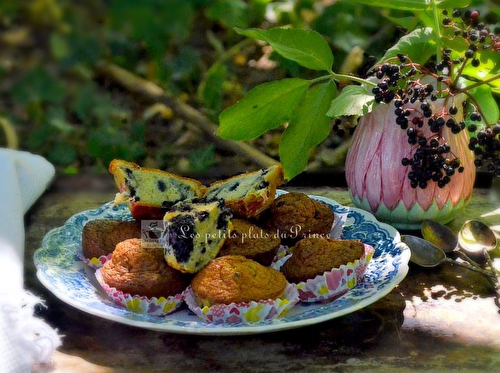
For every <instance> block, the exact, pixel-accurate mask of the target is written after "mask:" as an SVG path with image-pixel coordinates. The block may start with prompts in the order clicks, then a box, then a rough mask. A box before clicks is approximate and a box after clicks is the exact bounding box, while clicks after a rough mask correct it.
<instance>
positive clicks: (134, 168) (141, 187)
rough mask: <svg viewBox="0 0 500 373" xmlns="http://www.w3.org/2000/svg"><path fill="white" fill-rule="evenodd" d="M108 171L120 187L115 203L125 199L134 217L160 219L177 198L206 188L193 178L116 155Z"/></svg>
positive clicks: (188, 197)
mask: <svg viewBox="0 0 500 373" xmlns="http://www.w3.org/2000/svg"><path fill="white" fill-rule="evenodd" d="M109 172H110V173H111V174H112V175H113V177H114V179H115V183H116V186H117V187H118V190H119V191H120V192H119V193H118V194H117V195H116V198H115V203H116V204H119V203H124V202H127V203H128V206H129V208H130V212H131V213H132V216H133V217H134V218H135V219H136V220H145V219H150V220H161V219H162V218H163V215H165V212H166V211H167V210H168V209H169V208H170V207H172V206H173V205H174V204H176V203H177V202H179V201H183V200H186V199H190V198H195V197H201V196H203V195H204V194H205V192H206V187H205V186H204V185H202V184H201V183H200V182H198V181H196V180H193V179H189V178H187V177H181V176H177V175H175V174H172V173H170V172H166V171H161V170H157V169H150V168H145V167H139V166H138V165H136V164H135V163H131V162H126V161H122V160H119V159H115V160H113V161H112V162H111V163H110V164H109Z"/></svg>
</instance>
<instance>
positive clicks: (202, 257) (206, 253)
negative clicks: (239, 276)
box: [160, 198, 232, 273]
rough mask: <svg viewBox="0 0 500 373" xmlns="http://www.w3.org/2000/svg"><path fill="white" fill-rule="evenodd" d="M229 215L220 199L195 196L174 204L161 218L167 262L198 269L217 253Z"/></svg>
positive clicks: (188, 270)
mask: <svg viewBox="0 0 500 373" xmlns="http://www.w3.org/2000/svg"><path fill="white" fill-rule="evenodd" d="M231 217H232V214H231V210H229V208H227V207H226V206H225V204H224V200H222V199H215V200H211V201H207V200H206V199H204V198H195V199H192V200H190V201H183V202H179V203H177V204H176V205H174V206H173V207H172V208H171V209H170V211H169V212H167V213H166V214H165V216H164V218H163V221H164V222H165V231H164V233H163V235H162V237H161V238H160V244H161V245H162V246H163V248H164V255H165V260H166V261H167V263H168V264H169V265H170V266H171V267H173V268H175V269H178V270H179V271H181V272H185V273H196V272H198V271H199V270H200V269H202V268H203V267H204V266H206V265H207V264H208V262H210V261H211V260H212V259H214V258H215V257H216V256H217V254H218V253H219V251H220V249H221V248H222V245H223V244H224V241H225V240H226V238H227V232H228V230H230V229H231V227H232V225H231Z"/></svg>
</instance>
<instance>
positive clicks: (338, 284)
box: [296, 244, 375, 302]
mask: <svg viewBox="0 0 500 373" xmlns="http://www.w3.org/2000/svg"><path fill="white" fill-rule="evenodd" d="M363 245H364V247H365V252H364V254H363V256H361V258H359V259H357V260H355V261H354V262H352V263H347V264H343V265H341V266H340V267H339V268H334V269H332V270H330V271H326V272H324V273H323V274H322V275H318V276H316V277H315V278H312V279H309V280H307V281H306V282H300V283H298V284H296V287H297V290H298V292H299V297H300V300H301V301H302V302H319V301H324V300H333V299H336V298H338V297H340V296H341V295H343V294H345V293H346V292H347V291H349V289H352V288H353V287H355V286H356V285H357V284H359V283H361V282H362V281H363V277H364V274H365V271H366V267H367V266H368V263H369V262H370V260H371V258H372V256H373V253H374V252H375V250H374V249H373V247H371V246H370V245H366V244H363Z"/></svg>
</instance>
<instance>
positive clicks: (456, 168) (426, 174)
mask: <svg viewBox="0 0 500 373" xmlns="http://www.w3.org/2000/svg"><path fill="white" fill-rule="evenodd" d="M443 14H444V16H445V18H444V19H443V25H444V27H445V29H446V30H451V37H450V38H455V37H460V38H463V39H465V42H466V43H467V45H468V48H467V49H466V51H465V52H464V53H463V55H462V56H456V55H455V54H452V50H451V49H448V48H445V49H443V50H442V57H441V59H440V60H439V61H435V62H434V63H430V64H427V65H425V66H422V65H419V64H416V63H413V62H412V61H411V60H410V59H409V58H408V57H407V56H405V55H403V54H398V55H397V57H394V58H391V59H389V60H388V61H387V62H386V63H384V64H382V65H379V66H376V67H375V68H374V69H372V70H371V71H369V72H368V75H370V76H373V77H375V78H377V86H376V87H375V88H373V90H372V92H373V94H374V96H375V101H376V102H377V103H387V104H389V103H393V104H394V108H395V110H394V114H395V116H396V120H395V122H396V125H398V126H399V127H400V128H401V129H402V130H405V131H406V135H407V136H408V143H409V144H410V145H412V150H411V152H410V154H408V155H407V156H406V157H404V158H403V159H402V161H401V163H402V165H403V166H406V167H410V168H411V171H410V172H409V173H408V178H409V179H410V185H411V186H412V187H413V188H417V187H420V188H426V187H427V186H428V183H429V182H431V181H432V182H436V183H437V185H438V187H440V188H443V187H444V186H446V184H448V183H449V182H450V181H451V177H452V176H453V175H455V174H456V173H461V172H463V171H464V167H463V166H462V164H461V161H460V159H459V158H457V157H456V156H455V155H454V154H453V152H452V151H451V147H450V146H449V144H448V142H447V140H449V139H446V138H445V136H446V135H444V133H445V131H446V132H447V133H450V132H451V134H455V135H456V134H459V133H461V132H462V131H464V130H465V129H466V128H467V127H468V130H469V131H470V132H475V131H477V130H478V128H479V123H481V122H482V119H483V118H482V116H481V113H480V110H479V108H478V107H477V106H476V104H475V101H473V102H467V101H463V102H461V101H462V100H461V99H460V100H459V99H457V95H458V93H459V92H460V89H459V88H457V82H458V77H457V76H452V73H453V72H457V71H460V72H461V71H462V70H463V68H464V67H465V66H467V65H469V64H470V65H471V66H473V67H477V66H479V65H480V63H481V62H480V60H479V58H477V52H478V50H480V49H481V50H488V49H491V50H494V51H500V37H499V36H497V35H495V33H493V32H491V31H490V29H489V28H488V27H486V26H485V25H484V24H483V23H481V22H479V21H478V18H479V12H478V11H466V12H465V13H464V14H462V12H461V11H460V10H454V11H453V12H452V14H451V17H448V12H447V11H443ZM460 72H459V73H458V75H460ZM426 76H431V77H433V78H434V79H435V84H429V80H428V79H426V78H425V77H426ZM436 86H437V88H436ZM438 98H441V100H442V101H440V102H439V104H437V103H436V101H437V100H438ZM460 105H462V107H461V108H460V107H459V106H460ZM459 109H462V110H459ZM461 111H463V112H468V113H469V114H467V115H468V119H470V120H469V121H468V123H467V124H466V121H465V120H464V119H462V115H460V116H459V115H458V113H459V112H461ZM476 123H477V124H476ZM499 136H500V124H498V125H496V126H494V127H493V128H492V129H482V130H481V131H479V133H478V135H477V137H475V138H473V139H472V140H471V142H470V145H469V148H470V149H471V150H474V152H475V154H476V155H477V156H478V159H477V160H476V166H481V165H483V164H485V165H486V167H487V168H488V170H489V171H493V172H495V174H497V175H498V176H500V138H499Z"/></svg>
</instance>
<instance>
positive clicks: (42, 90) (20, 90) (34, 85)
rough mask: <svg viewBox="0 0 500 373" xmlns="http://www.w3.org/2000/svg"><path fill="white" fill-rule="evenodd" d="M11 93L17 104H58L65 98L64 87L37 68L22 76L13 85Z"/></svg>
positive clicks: (60, 82)
mask: <svg viewBox="0 0 500 373" xmlns="http://www.w3.org/2000/svg"><path fill="white" fill-rule="evenodd" d="M11 93H12V97H13V98H14V100H15V101H16V102H17V103H18V104H29V103H33V102H51V103H60V102H61V101H62V100H63V99H64V97H65V94H66V86H65V85H64V83H63V82H62V81H60V80H58V79H57V78H55V77H54V76H52V75H51V74H50V73H49V72H48V71H47V70H45V69H43V68H40V67H38V68H35V69H33V70H31V71H29V72H27V73H26V74H25V75H23V76H22V77H21V78H20V79H19V80H18V81H17V82H16V84H14V86H13V87H12V91H11Z"/></svg>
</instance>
